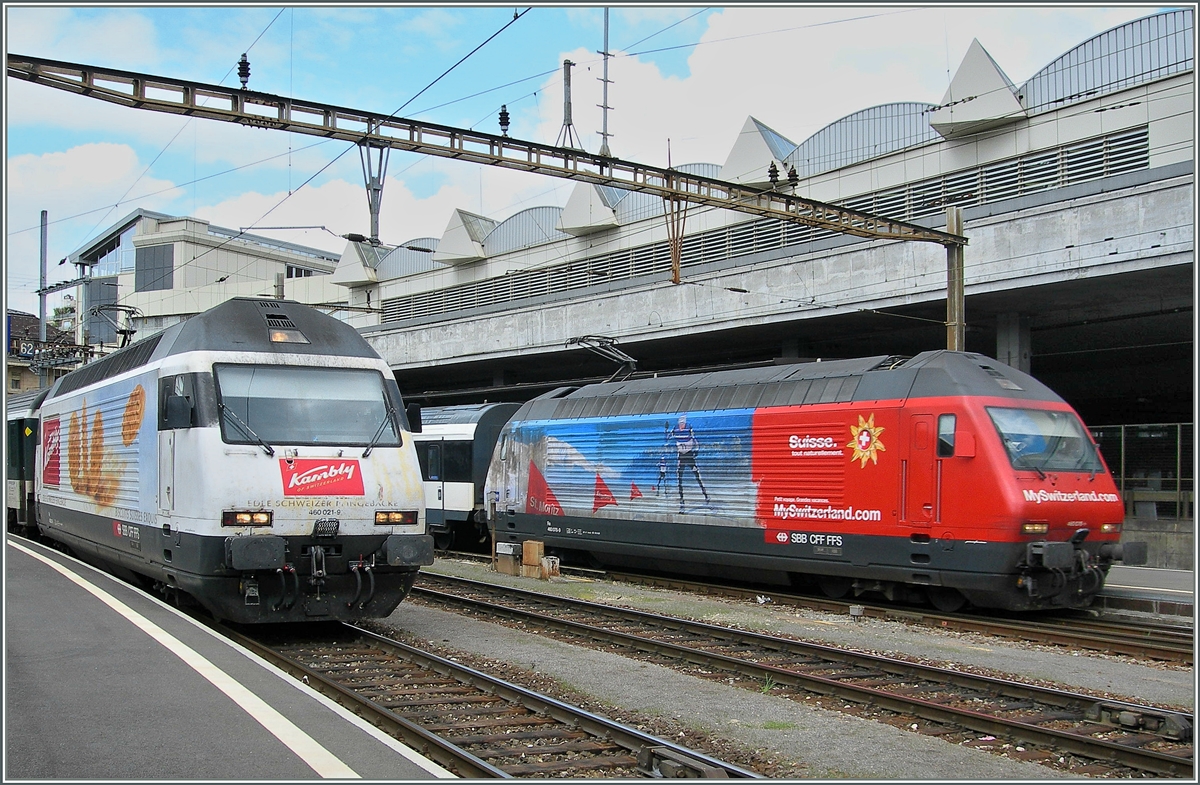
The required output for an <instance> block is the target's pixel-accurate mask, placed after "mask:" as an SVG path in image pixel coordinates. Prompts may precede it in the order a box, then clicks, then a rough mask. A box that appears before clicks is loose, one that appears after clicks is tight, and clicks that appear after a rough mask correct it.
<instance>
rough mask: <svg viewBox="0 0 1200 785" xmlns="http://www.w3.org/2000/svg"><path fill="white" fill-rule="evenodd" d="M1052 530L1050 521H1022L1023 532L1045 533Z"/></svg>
mask: <svg viewBox="0 0 1200 785" xmlns="http://www.w3.org/2000/svg"><path fill="white" fill-rule="evenodd" d="M1048 531H1050V524H1048V523H1022V524H1021V534H1045V533H1046V532H1048Z"/></svg>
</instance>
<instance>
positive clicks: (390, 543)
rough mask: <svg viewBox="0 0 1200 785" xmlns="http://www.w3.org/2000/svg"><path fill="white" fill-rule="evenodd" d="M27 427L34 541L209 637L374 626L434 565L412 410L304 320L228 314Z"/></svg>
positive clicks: (103, 367)
mask: <svg viewBox="0 0 1200 785" xmlns="http://www.w3.org/2000/svg"><path fill="white" fill-rule="evenodd" d="M33 416H34V417H35V418H36V423H35V425H36V427H37V428H39V429H40V439H39V440H38V443H37V449H38V455H37V460H36V461H35V462H34V464H33V465H34V469H35V472H34V473H35V478H34V479H35V482H34V494H35V501H36V504H35V507H36V522H37V526H38V529H39V530H40V532H41V533H42V534H43V535H44V536H46V537H49V538H51V539H54V540H57V541H59V542H60V543H62V544H63V545H65V546H67V547H68V548H69V549H70V550H71V551H72V552H73V553H74V554H75V555H77V556H79V557H80V558H82V559H85V560H87V561H92V562H96V563H99V564H101V565H102V566H105V567H107V568H109V569H110V570H112V571H114V572H116V573H118V574H120V575H122V576H124V577H126V578H130V579H133V580H135V581H136V582H138V583H141V584H143V585H145V586H147V587H150V588H153V589H156V590H158V591H160V592H161V593H163V594H164V595H166V596H170V597H174V598H177V599H179V600H181V601H191V600H194V601H195V602H198V603H199V604H200V605H202V606H204V607H205V608H207V609H208V610H209V611H210V612H211V613H212V614H213V615H214V616H216V617H218V618H220V619H225V620H229V621H234V622H245V623H253V622H284V621H309V620H321V619H352V618H365V617H379V616H386V615H387V614H389V613H391V611H392V610H394V609H395V607H396V606H397V605H398V604H399V603H400V602H401V601H402V600H403V599H404V597H405V596H406V595H407V593H408V591H409V589H410V588H411V587H412V583H413V581H414V579H415V577H416V574H417V570H418V569H419V567H420V566H421V565H423V564H432V563H433V538H432V537H430V536H429V535H428V534H426V532H425V516H424V498H423V491H422V484H421V475H420V470H419V467H418V464H417V456H416V451H415V449H414V444H413V438H412V432H413V431H414V430H417V431H419V430H420V408H419V407H416V406H415V405H414V406H411V407H409V409H408V410H406V409H405V407H404V404H403V402H402V400H401V397H400V391H399V388H398V387H397V385H396V381H395V378H394V377H393V376H392V373H391V371H390V369H389V368H388V366H387V364H386V363H385V362H384V361H383V360H382V359H381V358H380V357H379V355H378V354H376V353H375V351H374V350H372V349H371V348H370V346H369V345H368V344H367V343H366V341H365V340H363V338H362V337H361V336H360V335H359V334H358V333H357V332H356V331H355V330H354V329H353V328H352V327H350V326H349V325H347V324H345V323H343V322H340V321H338V320H337V319H334V318H332V317H330V316H328V315H325V314H323V313H321V312H319V311H317V310H315V309H313V308H310V307H308V306H305V305H302V304H299V303H296V302H292V301H287V300H266V299H253V298H236V299H233V300H229V301H227V302H225V303H223V304H221V305H218V306H216V307H215V308H212V309H210V310H209V311H207V312H205V313H202V314H200V315H198V316H195V317H192V318H191V319H188V320H187V321H184V322H181V323H179V324H177V325H174V326H172V327H169V328H167V329H166V330H164V331H162V332H160V333H158V334H156V335H153V336H151V337H149V338H146V339H144V340H141V341H138V342H137V343H135V344H132V345H131V346H128V347H126V348H124V349H121V350H119V351H116V352H114V353H112V354H111V355H109V356H107V357H105V358H103V359H101V360H97V361H95V362H93V363H90V364H88V365H85V366H84V367H83V368H80V369H79V370H77V371H74V372H72V373H70V374H67V375H66V376H64V377H62V378H61V379H59V380H58V381H57V382H56V383H55V384H54V385H53V387H51V388H50V389H49V391H48V392H47V393H46V394H45V397H44V398H43V399H42V400H41V401H40V407H39V408H37V409H36V410H35V412H33ZM410 422H411V425H410ZM189 598H190V599H189Z"/></svg>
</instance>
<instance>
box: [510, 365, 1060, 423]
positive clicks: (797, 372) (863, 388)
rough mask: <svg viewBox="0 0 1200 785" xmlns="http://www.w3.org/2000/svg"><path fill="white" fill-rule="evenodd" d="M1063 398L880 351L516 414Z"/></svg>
mask: <svg viewBox="0 0 1200 785" xmlns="http://www.w3.org/2000/svg"><path fill="white" fill-rule="evenodd" d="M957 395H968V396H990V397H998V398H1005V397H1008V398H1013V399H1019V400H1043V401H1061V400H1062V399H1061V398H1060V397H1059V396H1058V395H1056V394H1055V393H1054V392H1053V391H1051V390H1050V389H1049V388H1048V387H1046V386H1045V385H1044V384H1042V383H1041V382H1039V381H1037V380H1036V379H1034V378H1033V377H1032V376H1029V375H1028V374H1025V373H1022V372H1021V371H1019V370H1017V369H1015V368H1011V367H1009V366H1007V365H1004V364H1003V363H1001V362H999V361H997V360H995V359H992V358H991V357H987V356H985V355H982V354H974V353H966V352H950V351H946V350H939V351H932V352H924V353H922V354H919V355H917V356H916V357H913V358H911V359H909V358H903V357H889V356H885V355H878V356H875V357H864V358H859V359H852V360H833V361H826V362H813V363H798V364H794V365H783V366H771V367H767V368H749V369H741V370H732V371H713V372H709V373H699V374H686V375H680V376H667V377H660V378H655V379H637V380H627V381H623V382H605V383H601V384H590V385H587V386H585V387H580V388H576V389H572V388H560V389H558V390H554V391H552V392H549V393H546V394H545V395H542V396H540V397H538V398H535V399H533V400H532V401H529V402H528V403H526V404H525V405H524V406H523V407H522V408H521V410H520V411H519V412H518V413H517V415H516V416H515V417H514V418H513V419H522V420H550V419H568V418H574V417H598V416H612V415H632V414H659V413H674V412H684V411H711V410H719V409H743V408H756V407H762V406H797V405H803V404H814V403H847V402H857V401H876V400H903V399H909V398H930V397H942V396H957Z"/></svg>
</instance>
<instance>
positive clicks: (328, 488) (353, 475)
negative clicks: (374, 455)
mask: <svg viewBox="0 0 1200 785" xmlns="http://www.w3.org/2000/svg"><path fill="white" fill-rule="evenodd" d="M279 473H280V474H281V475H282V476H283V495H284V496H362V495H363V481H362V474H361V473H360V471H359V465H358V461H346V460H342V459H340V458H332V459H330V458H325V459H322V458H293V459H291V460H290V461H289V460H288V459H287V458H280V459H279Z"/></svg>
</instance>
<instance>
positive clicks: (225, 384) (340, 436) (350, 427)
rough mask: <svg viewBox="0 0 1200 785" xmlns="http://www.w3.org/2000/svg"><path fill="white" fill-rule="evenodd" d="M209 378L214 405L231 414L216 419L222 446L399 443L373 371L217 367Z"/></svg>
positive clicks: (394, 421) (395, 423) (395, 420)
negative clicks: (217, 403) (212, 381)
mask: <svg viewBox="0 0 1200 785" xmlns="http://www.w3.org/2000/svg"><path fill="white" fill-rule="evenodd" d="M213 373H214V376H215V377H216V385H217V400H218V401H220V404H221V405H222V407H223V408H224V411H227V412H229V413H230V414H232V415H233V416H222V417H221V436H222V438H223V439H224V440H225V441H226V442H229V443H235V444H256V443H259V442H260V441H261V442H265V443H266V444H336V445H347V446H364V445H373V446H377V447H395V446H397V445H399V444H400V437H399V421H398V415H397V414H396V412H395V410H394V409H393V407H392V402H391V401H389V400H388V397H387V394H386V393H385V391H384V384H383V377H382V376H381V375H380V373H379V372H378V371H373V370H368V369H358V368H313V367H291V366H281V365H216V366H214V368H213ZM239 420H240V422H239ZM247 429H249V431H251V433H247V432H246V431H247ZM252 435H253V436H258V437H260V438H259V439H254V438H251V436H252Z"/></svg>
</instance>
